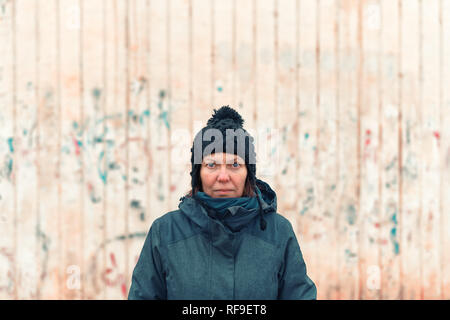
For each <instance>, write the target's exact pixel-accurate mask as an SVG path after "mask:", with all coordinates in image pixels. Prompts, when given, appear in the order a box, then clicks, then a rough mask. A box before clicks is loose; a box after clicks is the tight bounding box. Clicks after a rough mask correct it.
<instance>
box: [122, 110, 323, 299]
mask: <svg viewBox="0 0 450 320" xmlns="http://www.w3.org/2000/svg"><path fill="white" fill-rule="evenodd" d="M243 122H244V121H243V119H242V118H241V116H240V115H239V113H237V112H236V111H235V110H234V109H232V108H230V107H228V106H226V107H222V108H220V109H219V110H218V111H217V110H214V114H213V116H212V117H211V118H210V119H209V120H208V123H207V125H206V127H205V128H203V129H202V130H201V131H200V132H199V133H198V134H197V135H196V137H195V139H194V145H193V147H192V149H191V152H192V153H191V163H192V171H191V187H192V190H191V191H190V192H189V193H188V194H187V195H186V196H184V197H182V198H181V199H180V204H179V206H178V208H179V209H178V210H175V211H172V212H169V213H166V214H165V215H163V216H161V217H160V218H158V219H156V220H155V221H154V222H153V224H152V226H151V228H150V231H149V232H148V235H147V238H146V240H145V243H144V247H143V249H142V252H141V254H140V257H139V260H138V262H137V264H136V267H135V268H134V271H133V275H132V283H131V288H130V291H129V295H128V299H177V300H181V299H191V300H206V299H226V300H232V299H238V300H253V299H272V300H275V299H316V296H317V293H316V287H315V285H314V283H313V282H312V281H311V279H310V278H309V277H308V276H307V274H306V266H305V263H304V261H303V258H302V253H301V251H300V247H299V245H298V242H297V239H296V237H295V234H294V231H293V229H292V226H291V224H290V222H289V221H288V220H287V219H286V218H284V217H283V216H282V215H280V214H278V213H277V211H276V210H277V197H276V194H275V192H274V191H273V190H272V189H271V187H270V186H269V185H268V184H267V183H265V182H263V181H262V180H259V179H256V177H255V173H256V159H255V152H254V146H253V138H252V137H251V136H250V135H249V134H248V133H247V131H245V130H244V129H243V127H242V125H243ZM212 137H214V139H212Z"/></svg>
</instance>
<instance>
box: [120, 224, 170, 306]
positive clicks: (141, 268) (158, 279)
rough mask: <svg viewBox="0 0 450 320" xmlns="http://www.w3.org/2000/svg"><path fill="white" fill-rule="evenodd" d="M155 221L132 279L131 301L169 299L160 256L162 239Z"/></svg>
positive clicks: (129, 297) (129, 295)
mask: <svg viewBox="0 0 450 320" xmlns="http://www.w3.org/2000/svg"><path fill="white" fill-rule="evenodd" d="M156 222H157V221H155V222H154V223H153V224H152V226H151V228H150V231H149V232H148V234H147V237H146V239H145V242H144V246H143V248H142V251H141V254H140V256H139V259H138V262H137V264H136V266H135V267H134V270H133V275H132V277H131V287H130V291H129V293H128V299H129V300H165V299H167V291H166V282H165V274H164V270H163V266H162V262H161V255H160V237H159V228H158V226H159V225H158V224H157V223H156Z"/></svg>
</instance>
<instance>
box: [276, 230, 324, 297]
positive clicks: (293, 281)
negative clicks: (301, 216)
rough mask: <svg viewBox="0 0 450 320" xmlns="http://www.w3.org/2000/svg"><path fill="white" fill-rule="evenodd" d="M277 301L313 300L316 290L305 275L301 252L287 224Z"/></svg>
mask: <svg viewBox="0 0 450 320" xmlns="http://www.w3.org/2000/svg"><path fill="white" fill-rule="evenodd" d="M279 278H280V282H279V289H278V299H280V300H315V299H317V289H316V285H315V284H314V282H313V281H312V280H311V279H310V278H309V277H308V275H307V274H306V265H305V261H304V260H303V256H302V252H301V251H300V246H299V244H298V241H297V238H296V236H295V233H294V230H293V229H292V226H291V224H290V223H289V237H288V240H287V242H286V247H285V250H284V262H283V265H282V267H281V270H280V274H279Z"/></svg>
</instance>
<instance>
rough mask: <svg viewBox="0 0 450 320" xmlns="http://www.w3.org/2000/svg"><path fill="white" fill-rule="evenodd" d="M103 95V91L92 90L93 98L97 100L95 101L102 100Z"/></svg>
mask: <svg viewBox="0 0 450 320" xmlns="http://www.w3.org/2000/svg"><path fill="white" fill-rule="evenodd" d="M101 95H102V90H101V89H99V88H94V89H92V96H93V97H94V98H95V100H98V99H100V96H101Z"/></svg>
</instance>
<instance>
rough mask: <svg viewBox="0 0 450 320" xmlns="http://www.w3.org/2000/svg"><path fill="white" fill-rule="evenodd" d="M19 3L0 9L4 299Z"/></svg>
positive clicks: (11, 255)
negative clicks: (17, 7)
mask: <svg viewBox="0 0 450 320" xmlns="http://www.w3.org/2000/svg"><path fill="white" fill-rule="evenodd" d="M14 6H15V3H13V2H7V3H6V4H4V7H3V10H1V11H0V41H1V43H2V44H3V45H2V46H1V47H0V56H1V57H2V59H0V142H1V143H0V161H1V165H0V212H1V213H0V299H4V300H6V299H14V298H16V296H15V287H16V282H15V269H14V261H15V260H14V259H15V244H14V242H15V241H14V238H15V236H16V235H15V234H14V231H15V204H14V202H15V192H16V188H15V164H14V159H15V154H17V147H16V145H17V141H18V138H17V133H16V132H17V130H16V127H15V118H14V109H15V106H16V98H15V88H16V80H15V61H16V57H15V55H14V53H15V50H14V45H15V41H16V40H15V37H16V35H15V19H14V12H15V10H14Z"/></svg>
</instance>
